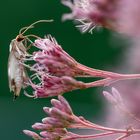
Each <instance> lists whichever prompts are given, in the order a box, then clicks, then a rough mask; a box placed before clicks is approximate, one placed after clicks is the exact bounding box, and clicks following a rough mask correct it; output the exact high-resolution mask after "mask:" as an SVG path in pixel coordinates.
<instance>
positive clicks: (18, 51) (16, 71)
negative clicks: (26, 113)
mask: <svg viewBox="0 0 140 140" xmlns="http://www.w3.org/2000/svg"><path fill="white" fill-rule="evenodd" d="M52 21H53V20H39V21H36V22H34V23H33V24H31V25H30V26H28V27H24V28H22V29H21V30H20V31H19V35H18V36H17V37H16V39H13V40H12V41H11V43H10V54H9V59H8V78H9V88H10V91H13V92H14V99H15V98H16V97H18V96H19V95H20V91H21V89H22V88H24V87H25V86H26V85H25V83H27V80H28V76H27V74H26V72H25V67H24V60H25V59H24V58H26V55H28V53H27V48H26V47H27V46H26V45H24V43H23V41H30V40H29V39H28V37H30V36H31V37H36V38H38V37H37V36H35V35H32V34H31V35H27V36H23V34H24V33H25V32H26V31H27V30H28V29H30V28H33V26H34V25H35V24H37V23H39V22H52ZM22 30H24V31H23V32H22ZM30 42H31V41H30ZM25 44H26V43H25Z"/></svg>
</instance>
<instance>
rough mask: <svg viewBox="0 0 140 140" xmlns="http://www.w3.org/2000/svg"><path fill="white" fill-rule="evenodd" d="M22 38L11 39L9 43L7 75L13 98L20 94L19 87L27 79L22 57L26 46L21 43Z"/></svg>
mask: <svg viewBox="0 0 140 140" xmlns="http://www.w3.org/2000/svg"><path fill="white" fill-rule="evenodd" d="M23 40H24V38H18V37H17V38H16V39H13V40H12V41H11V43H10V55H9V60H8V77H9V88H10V91H13V92H14V98H16V97H17V96H19V95H20V91H21V88H22V87H23V86H24V85H25V84H24V83H25V81H26V80H27V79H28V78H27V75H26V73H25V68H24V66H23V64H22V63H23V58H24V57H25V54H26V48H25V46H24V44H23V42H22V41H23Z"/></svg>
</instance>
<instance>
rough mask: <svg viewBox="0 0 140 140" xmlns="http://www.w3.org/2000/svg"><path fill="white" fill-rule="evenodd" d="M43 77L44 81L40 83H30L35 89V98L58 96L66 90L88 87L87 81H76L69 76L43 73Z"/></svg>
mask: <svg viewBox="0 0 140 140" xmlns="http://www.w3.org/2000/svg"><path fill="white" fill-rule="evenodd" d="M41 79H42V81H41V82H42V83H41V84H40V85H36V84H33V83H32V82H31V83H30V85H31V87H32V88H33V89H34V90H35V92H34V95H33V97H35V98H45V97H51V96H57V95H60V94H63V93H65V92H69V91H72V90H75V89H81V88H85V87H86V85H85V83H83V82H80V81H76V80H75V79H73V78H71V77H68V76H62V77H56V76H50V75H48V76H47V75H43V76H42V78H41Z"/></svg>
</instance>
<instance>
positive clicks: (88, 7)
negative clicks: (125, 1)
mask: <svg viewBox="0 0 140 140" xmlns="http://www.w3.org/2000/svg"><path fill="white" fill-rule="evenodd" d="M62 3H63V4H64V5H66V6H68V7H69V8H70V9H71V10H72V13H71V14H65V15H64V16H63V20H66V19H74V20H76V22H78V23H79V25H77V27H78V28H80V29H81V31H82V32H86V31H88V32H91V33H92V30H93V29H94V28H95V27H96V26H104V27H107V28H113V26H114V24H113V23H114V21H115V20H116V19H115V18H116V17H115V12H116V8H117V4H116V1H115V0H98V1H97V0H74V1H71V0H70V1H69V0H62Z"/></svg>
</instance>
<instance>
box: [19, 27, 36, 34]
mask: <svg viewBox="0 0 140 140" xmlns="http://www.w3.org/2000/svg"><path fill="white" fill-rule="evenodd" d="M27 28H28V27H23V28H21V29H20V30H19V34H22V31H23V30H26V29H27ZM31 28H34V26H32V27H30V28H29V29H31Z"/></svg>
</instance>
